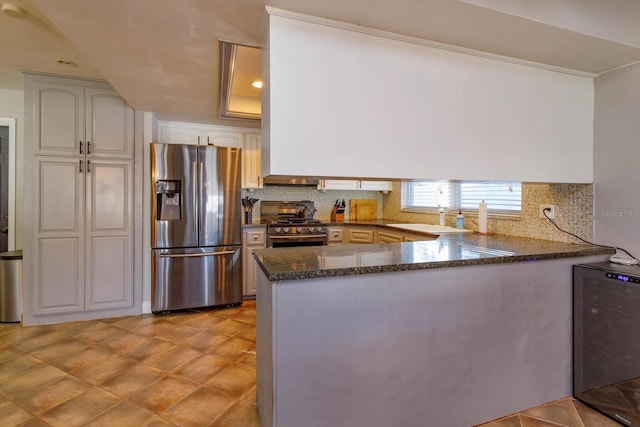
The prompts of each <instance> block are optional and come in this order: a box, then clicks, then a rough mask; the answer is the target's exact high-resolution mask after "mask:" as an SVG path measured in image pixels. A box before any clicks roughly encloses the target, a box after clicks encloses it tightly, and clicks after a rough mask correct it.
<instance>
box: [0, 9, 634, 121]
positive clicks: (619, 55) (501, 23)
mask: <svg viewBox="0 0 640 427" xmlns="http://www.w3.org/2000/svg"><path fill="white" fill-rule="evenodd" d="M11 2H12V3H14V4H17V5H20V6H21V7H23V8H24V9H25V10H26V11H27V12H28V13H27V16H26V17H25V18H23V19H13V18H9V17H8V16H5V15H0V37H1V38H0V51H2V52H3V54H2V55H0V69H5V70H7V69H10V70H17V69H19V70H29V71H39V72H46V73H54V74H63V75H73V76H80V77H88V78H102V79H106V80H108V81H109V82H110V83H111V84H112V85H113V86H114V87H115V88H116V89H117V90H118V91H119V92H120V93H121V94H122V95H123V96H124V97H125V98H126V99H127V100H128V101H129V102H130V103H131V104H132V105H133V106H134V107H135V108H136V109H139V110H145V111H155V112H157V113H158V114H159V116H160V117H161V118H162V119H166V120H179V121H192V122H202V123H221V121H220V120H219V119H218V118H217V116H218V111H217V108H218V91H219V77H218V75H219V63H218V62H219V52H218V40H227V41H232V42H236V43H241V44H247V45H252V46H259V45H260V39H261V28H262V25H263V24H264V22H265V19H266V13H265V6H267V5H268V6H272V7H275V8H279V9H284V10H288V11H292V12H296V13H302V14H307V15H312V16H316V17H321V18H327V19H332V20H336V21H342V22H346V23H350V24H355V25H359V26H363V27H369V28H375V29H379V30H384V31H388V32H391V33H397V34H402V35H406V36H411V37H415V38H419V39H426V40H432V41H436V42H441V43H446V44H450V45H455V46H461V47H465V48H470V49H475V50H478V51H484V52H489V53H492V54H496V55H503V56H507V57H514V58H519V59H522V60H527V61H532V62H536V63H543V64H549V65H552V66H555V67H561V68H565V69H568V70H576V71H579V72H584V73H590V74H593V75H597V74H600V73H603V72H606V71H608V70H611V69H615V68H618V67H621V66H625V65H628V64H630V63H634V62H637V61H640V25H638V24H640V1H635V0H536V1H531V0H181V1H176V0H89V1H87V0H12V1H11ZM55 58H66V59H70V60H72V61H74V62H75V63H76V64H77V65H78V66H77V67H76V68H60V66H59V65H57V64H56V63H55V62H54V59H55ZM2 83H3V82H2V81H0V87H1V86H2ZM222 123H226V124H229V122H222Z"/></svg>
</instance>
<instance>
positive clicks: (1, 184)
mask: <svg viewBox="0 0 640 427" xmlns="http://www.w3.org/2000/svg"><path fill="white" fill-rule="evenodd" d="M15 187H16V119H11V118H2V117H0V252H3V251H12V250H14V249H15V248H16V203H15V201H16V194H15ZM5 238H6V248H5V246H4V245H5V243H4V241H5Z"/></svg>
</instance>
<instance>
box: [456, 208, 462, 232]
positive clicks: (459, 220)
mask: <svg viewBox="0 0 640 427" xmlns="http://www.w3.org/2000/svg"><path fill="white" fill-rule="evenodd" d="M456 228H464V215H462V209H458V215H457V216H456Z"/></svg>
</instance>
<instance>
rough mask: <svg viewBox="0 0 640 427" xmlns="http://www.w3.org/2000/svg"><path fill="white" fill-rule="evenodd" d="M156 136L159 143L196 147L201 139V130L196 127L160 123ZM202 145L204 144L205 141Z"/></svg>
mask: <svg viewBox="0 0 640 427" xmlns="http://www.w3.org/2000/svg"><path fill="white" fill-rule="evenodd" d="M158 135H159V139H160V142H162V143H164V144H185V145H198V144H200V139H201V137H202V130H201V129H200V128H199V127H197V126H188V125H184V124H177V123H160V124H159V125H158ZM203 144H206V140H205V141H204V142H203Z"/></svg>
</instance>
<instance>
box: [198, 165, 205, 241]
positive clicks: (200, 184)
mask: <svg viewBox="0 0 640 427" xmlns="http://www.w3.org/2000/svg"><path fill="white" fill-rule="evenodd" d="M198 175H199V176H198V188H199V189H200V194H199V195H198V200H200V205H201V206H200V209H201V210H202V212H200V215H201V217H202V221H199V222H198V234H200V232H201V231H202V230H201V228H202V227H201V225H200V222H204V215H206V212H205V209H206V201H205V200H204V195H203V193H204V162H198ZM200 244H201V245H202V243H200Z"/></svg>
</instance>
